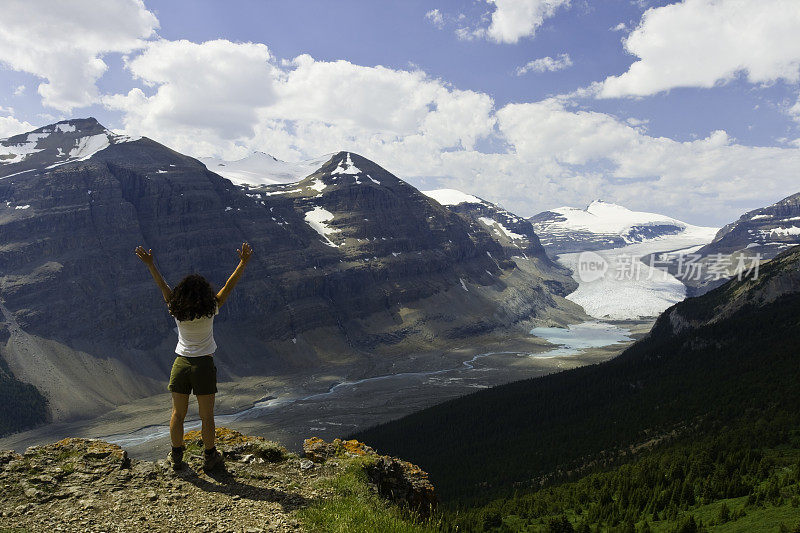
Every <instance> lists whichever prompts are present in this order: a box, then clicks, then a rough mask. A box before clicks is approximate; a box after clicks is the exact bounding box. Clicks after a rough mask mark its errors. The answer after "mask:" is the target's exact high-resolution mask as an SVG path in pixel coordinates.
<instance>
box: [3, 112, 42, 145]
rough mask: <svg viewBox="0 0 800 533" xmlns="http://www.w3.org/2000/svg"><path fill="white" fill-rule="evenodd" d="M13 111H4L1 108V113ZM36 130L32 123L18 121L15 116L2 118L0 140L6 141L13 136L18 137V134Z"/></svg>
mask: <svg viewBox="0 0 800 533" xmlns="http://www.w3.org/2000/svg"><path fill="white" fill-rule="evenodd" d="M9 111H12V110H10V109H3V108H0V112H9ZM33 129H36V127H35V126H33V125H32V124H31V123H30V122H26V121H24V120H18V119H16V118H14V117H13V116H11V115H9V116H5V117H1V116H0V139H5V138H6V137H11V136H12V135H16V134H18V133H25V132H26V131H31V130H33Z"/></svg>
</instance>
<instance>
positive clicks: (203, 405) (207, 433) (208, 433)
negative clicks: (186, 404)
mask: <svg viewBox="0 0 800 533" xmlns="http://www.w3.org/2000/svg"><path fill="white" fill-rule="evenodd" d="M197 408H198V410H199V411H200V421H201V422H202V423H203V428H202V430H201V432H202V435H203V447H204V448H205V449H206V450H210V449H211V448H213V447H214V436H215V435H214V432H215V426H214V395H213V394H200V395H198V396H197Z"/></svg>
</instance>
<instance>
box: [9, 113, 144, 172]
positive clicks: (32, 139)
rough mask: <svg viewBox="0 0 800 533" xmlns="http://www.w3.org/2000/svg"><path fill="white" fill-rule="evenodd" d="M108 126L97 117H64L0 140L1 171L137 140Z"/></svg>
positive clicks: (54, 162) (46, 164) (54, 163)
mask: <svg viewBox="0 0 800 533" xmlns="http://www.w3.org/2000/svg"><path fill="white" fill-rule="evenodd" d="M136 140H138V138H132V137H128V136H126V135H119V134H117V133H114V132H112V131H111V130H108V129H106V128H105V127H104V126H103V125H101V124H100V123H99V122H97V120H95V119H94V118H91V117H90V118H85V119H71V120H62V121H61V122H56V123H55V124H50V125H48V126H43V127H41V128H38V129H35V130H33V131H30V132H28V133H21V134H19V135H14V136H11V137H8V138H6V139H0V174H4V175H5V177H8V176H11V175H14V174H19V173H22V172H28V171H30V170H33V169H37V168H47V169H50V168H55V167H58V166H61V165H65V164H67V163H73V162H76V161H85V160H87V159H89V158H90V157H92V156H93V155H94V154H96V153H97V152H100V151H102V150H105V149H106V148H108V147H109V146H111V145H112V144H119V143H125V142H131V141H136Z"/></svg>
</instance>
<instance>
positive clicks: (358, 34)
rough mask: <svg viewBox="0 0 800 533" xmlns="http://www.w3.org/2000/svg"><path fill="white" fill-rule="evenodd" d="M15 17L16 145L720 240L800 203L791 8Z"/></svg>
mask: <svg viewBox="0 0 800 533" xmlns="http://www.w3.org/2000/svg"><path fill="white" fill-rule="evenodd" d="M6 11H7V12H8V13H9V16H7V17H4V20H2V21H0V58H2V60H0V61H2V63H3V67H2V70H0V106H1V107H2V109H0V136H4V135H9V134H12V133H16V132H18V131H24V130H25V129H26V128H29V127H30V126H40V125H43V124H46V123H49V122H52V121H55V120H58V119H61V118H68V117H73V116H89V115H92V116H95V117H97V118H98V119H99V120H100V121H101V122H103V123H104V124H105V125H106V126H107V127H110V128H114V129H118V130H125V131H126V132H128V133H131V134H137V135H147V136H149V137H152V138H154V139H156V140H158V141H160V142H164V143H165V144H167V145H169V146H171V147H173V148H175V149H177V150H179V151H182V152H184V153H188V154H190V155H195V156H206V155H217V156H221V157H225V158H229V159H233V158H238V157H243V156H245V155H246V154H247V153H248V152H249V151H251V150H263V151H267V152H270V153H273V154H275V155H276V156H278V157H281V158H283V159H287V160H292V159H294V160H297V159H303V158H310V157H313V156H315V155H318V154H319V153H325V152H328V151H334V150H338V149H348V150H353V151H357V152H359V153H362V154H363V155H365V156H367V157H371V158H372V159H375V160H376V161H377V162H379V163H380V164H382V165H384V166H385V167H387V169H389V170H390V171H392V172H395V173H396V174H398V175H399V176H400V177H402V178H404V179H407V180H408V181H410V182H411V183H412V184H415V185H418V186H420V187H452V188H459V189H465V190H467V191H468V192H470V193H474V194H478V195H480V196H482V197H484V198H487V199H489V200H492V201H495V202H498V203H501V204H502V205H504V206H506V207H507V208H509V209H512V210H514V211H516V212H518V213H520V214H522V215H531V214H534V213H536V212H538V211H540V210H543V209H546V208H550V207H557V206H560V205H565V204H568V205H576V206H580V205H581V204H585V203H588V202H589V201H591V200H592V199H594V198H596V197H602V198H603V199H606V200H608V201H616V202H619V203H622V204H623V205H626V206H628V207H631V208H636V209H643V210H651V211H656V212H661V213H665V214H668V215H671V216H676V217H678V218H683V219H684V220H687V221H689V222H694V223H701V224H714V225H721V224H724V223H726V222H728V221H730V220H732V219H734V218H737V217H738V216H739V215H740V214H741V213H742V211H743V210H746V209H752V208H755V207H760V206H762V205H765V204H769V203H773V202H775V201H777V200H779V199H781V198H782V197H784V196H788V195H789V194H793V193H795V192H798V189H800V187H798V183H800V181H798V180H797V178H796V176H797V170H798V164H799V163H800V157H799V156H798V152H799V151H800V141H799V139H800V103H799V102H800V99H798V93H800V87H799V85H798V69H800V45H798V43H797V41H798V39H797V38H796V37H795V36H794V34H793V33H792V31H794V32H796V28H797V27H798V24H800V3H798V2H794V1H791V0H759V1H756V0H684V1H682V2H665V1H662V2H646V1H643V0H636V1H628V0H610V1H606V2H588V1H586V0H550V1H548V2H544V1H543V0H491V1H487V0H475V1H462V2H457V1H441V2H436V1H434V2H430V1H427V2H422V1H418V0H404V1H393V2H389V1H380V2H375V1H367V0H361V1H356V0H340V1H336V2H332V1H330V0H327V1H326V0H314V1H311V0H274V1H228V2H212V1H188V0H157V1H156V0H146V1H144V2H141V1H138V0H108V2H104V4H103V6H102V8H99V7H98V6H97V5H96V4H95V5H92V3H91V2H89V1H88V0H80V1H76V3H75V5H74V6H73V9H71V10H63V9H62V8H60V7H59V6H58V3H52V2H49V1H47V0H36V1H28V2H22V1H17V0H9V5H8V7H7V8H6ZM730 28H733V29H734V30H735V32H734V33H730V32H729V29H730ZM792 28H794V30H792ZM2 30H5V32H4V31H2ZM626 39H629V42H628V43H627V44H626ZM298 56H300V57H303V58H305V59H303V60H301V61H293V60H294V59H295V58H297V57H298ZM308 56H310V57H308ZM565 57H566V58H568V60H567V61H566V64H562V67H563V68H561V69H557V70H547V69H540V70H541V71H536V70H535V68H532V69H530V70H529V71H527V72H525V73H523V74H518V72H517V70H518V69H519V68H520V67H523V66H525V65H526V64H528V63H529V62H534V61H536V60H539V61H538V62H537V63H535V64H543V63H542V58H550V64H551V65H552V64H555V63H558V60H559V58H561V59H562V60H563V59H564V58H565ZM98 61H100V62H102V63H103V64H104V69H103V68H99V67H98ZM562 63H563V61H562ZM378 65H381V66H383V67H385V68H384V69H376V68H375V67H376V66H378ZM640 67H641V68H640ZM637 69H639V70H637ZM613 78H619V80H618V81H615V80H614V79H613ZM40 84H44V85H47V88H46V89H45V90H42V89H41V88H39V86H40ZM37 88H39V89H38V90H37ZM137 89H138V91H137ZM395 103H396V105H395Z"/></svg>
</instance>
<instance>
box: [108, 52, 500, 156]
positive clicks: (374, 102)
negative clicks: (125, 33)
mask: <svg viewBox="0 0 800 533" xmlns="http://www.w3.org/2000/svg"><path fill="white" fill-rule="evenodd" d="M279 64H280V66H279ZM127 68H128V69H129V70H130V72H131V73H132V74H133V75H134V76H135V77H136V78H139V79H141V80H142V81H143V82H144V84H145V86H146V87H145V90H142V89H138V88H135V89H132V90H130V91H129V92H128V93H127V94H116V95H112V96H107V97H105V98H104V100H103V101H104V103H105V105H106V106H107V107H108V108H110V109H117V110H120V111H123V113H124V115H123V123H124V125H125V130H126V131H127V132H128V133H130V134H135V135H146V136H148V137H152V138H154V139H156V140H159V141H160V142H164V143H165V144H168V145H170V146H172V147H174V148H176V149H178V150H183V151H187V152H189V153H192V154H196V155H225V156H226V157H231V156H238V155H243V154H244V153H246V151H247V150H249V149H265V150H269V151H270V152H271V153H274V154H275V155H278V156H279V157H280V156H283V157H286V158H292V157H299V156H300V155H301V154H311V155H317V154H319V153H324V152H328V151H338V150H340V149H343V147H345V146H346V147H348V148H350V149H353V150H355V149H356V148H357V147H359V146H374V147H376V150H378V151H381V150H386V149H388V147H390V146H392V147H396V146H398V145H403V144H405V145H408V146H413V147H414V153H421V152H422V151H424V152H426V153H427V154H433V153H435V152H437V151H439V150H442V149H447V148H468V149H469V148H472V147H473V146H474V145H475V143H476V142H477V140H478V139H480V138H482V137H485V136H487V135H489V134H490V133H491V131H492V129H493V127H494V117H493V115H492V113H493V107H494V102H493V100H492V99H491V97H489V96H488V95H486V94H483V93H478V92H474V91H462V90H458V89H455V88H452V87H450V86H449V85H448V84H446V83H444V82H442V81H441V80H438V79H432V78H430V77H429V76H428V75H427V74H425V73H424V72H422V71H420V70H413V71H406V70H395V69H390V68H386V67H382V66H376V67H366V66H361V65H356V64H353V63H350V62H349V61H344V60H339V61H317V60H315V59H314V58H312V57H311V56H309V55H301V56H298V57H296V58H295V59H293V60H292V61H287V62H278V61H277V60H276V59H275V58H274V57H272V56H271V54H270V52H269V50H268V49H267V47H266V46H265V45H263V44H257V43H232V42H230V41H225V40H217V41H209V42H205V43H199V44H198V43H192V42H189V41H164V40H162V41H157V42H153V43H151V44H149V46H148V47H147V49H146V50H145V51H144V52H143V53H142V54H140V55H138V56H135V57H134V58H133V59H130V60H129V61H128V63H127ZM150 87H152V90H149V88H150ZM148 93H150V94H148ZM420 157H429V156H422V155H420Z"/></svg>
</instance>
